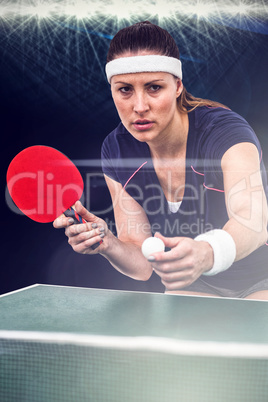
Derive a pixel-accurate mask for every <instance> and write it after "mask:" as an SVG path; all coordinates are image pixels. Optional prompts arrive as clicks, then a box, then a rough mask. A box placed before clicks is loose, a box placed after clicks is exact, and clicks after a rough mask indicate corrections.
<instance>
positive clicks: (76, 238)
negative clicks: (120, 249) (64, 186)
mask: <svg viewBox="0 0 268 402" xmlns="http://www.w3.org/2000/svg"><path fill="white" fill-rule="evenodd" d="M75 210H76V212H77V213H78V214H79V215H80V216H81V218H83V219H84V220H85V221H86V223H80V224H73V219H72V218H67V217H65V216H64V215H61V216H60V217H59V218H57V219H56V220H55V221H54V222H53V226H54V228H56V229H61V228H65V234H66V236H67V237H68V242H69V244H70V245H71V247H72V248H73V250H74V251H76V252H77V253H81V254H97V253H99V252H100V251H101V250H102V249H103V248H104V247H105V246H104V243H102V244H100V245H99V246H98V247H97V248H96V249H95V250H93V249H92V248H91V247H92V246H93V245H94V244H96V243H99V242H102V240H103V238H104V237H105V236H106V234H107V232H108V227H107V224H106V222H105V221H104V220H103V219H100V218H98V217H97V216H96V215H94V214H92V213H91V212H89V211H88V210H87V209H86V208H85V207H83V205H82V204H81V202H80V201H77V202H76V203H75Z"/></svg>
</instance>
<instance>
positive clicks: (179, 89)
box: [176, 78, 183, 98]
mask: <svg viewBox="0 0 268 402" xmlns="http://www.w3.org/2000/svg"><path fill="white" fill-rule="evenodd" d="M182 90H183V83H182V80H180V79H179V78H177V91H176V94H177V98H178V97H179V96H180V95H181V93H182Z"/></svg>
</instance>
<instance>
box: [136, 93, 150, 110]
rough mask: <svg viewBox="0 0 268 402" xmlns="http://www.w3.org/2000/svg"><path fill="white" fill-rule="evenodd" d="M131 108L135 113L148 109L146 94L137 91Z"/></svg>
mask: <svg viewBox="0 0 268 402" xmlns="http://www.w3.org/2000/svg"><path fill="white" fill-rule="evenodd" d="M133 110H134V112H135V113H138V114H144V113H146V112H147V111H148V110H149V104H148V99H147V96H146V94H144V93H137V94H136V95H135V97H134V104H133Z"/></svg>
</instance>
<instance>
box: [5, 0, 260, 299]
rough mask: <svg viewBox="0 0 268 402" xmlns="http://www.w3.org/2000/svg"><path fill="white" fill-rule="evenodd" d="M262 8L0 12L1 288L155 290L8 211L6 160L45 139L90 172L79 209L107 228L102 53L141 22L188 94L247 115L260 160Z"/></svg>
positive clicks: (109, 108)
mask: <svg viewBox="0 0 268 402" xmlns="http://www.w3.org/2000/svg"><path fill="white" fill-rule="evenodd" d="M3 4H4V3H3ZM259 4H260V5H261V4H262V3H261V2H260V3H259ZM263 7H264V9H263V11H264V12H262V13H260V15H257V16H254V18H247V17H246V16H243V17H241V15H234V16H231V17H230V15H229V16H228V15H227V16H225V15H224V14H223V15H220V16H219V15H217V16H211V17H210V18H199V19H198V18H197V17H196V16H194V15H191V16H188V17H185V16H183V17H182V16H180V15H179V14H177V15H176V14H174V15H172V16H171V17H170V18H166V19H160V18H159V15H158V16H155V15H142V16H136V17H135V18H133V17H132V19H131V21H129V20H124V19H123V20H120V21H119V20H118V19H116V18H110V19H109V18H108V17H106V18H105V19H104V18H103V17H101V16H96V17H95V19H94V18H91V19H88V20H87V19H86V18H85V19H84V20H78V19H76V18H74V17H73V18H68V19H67V18H64V17H62V16H60V15H53V16H50V18H47V19H42V18H40V17H38V16H36V15H32V16H25V15H20V14H19V13H18V14H17V15H14V13H13V15H7V16H5V17H3V16H1V14H0V94H1V96H0V113H1V189H2V196H1V210H2V219H1V220H2V223H1V268H0V293H5V292H8V291H12V290H14V289H18V288H21V287H24V286H27V285H31V284H33V283H48V284H59V285H70V286H85V287H98V288H113V289H128V290H146V291H161V290H162V287H161V285H160V284H159V281H158V279H157V278H155V277H152V279H151V280H150V281H148V282H146V283H142V282H138V281H134V280H132V279H130V278H127V277H125V276H123V275H121V274H119V273H118V272H116V271H115V270H114V269H113V268H112V267H111V266H110V265H109V263H108V262H107V261H106V260H105V259H104V258H102V257H100V256H98V255H97V256H84V255H78V254H76V253H75V252H73V251H72V249H71V247H70V246H69V245H68V243H67V239H66V237H65V235H64V232H63V231H61V230H58V231H57V230H55V229H53V227H52V224H39V223H35V222H33V221H31V220H29V219H28V218H26V217H24V216H21V215H17V214H16V213H14V212H13V211H12V210H11V209H10V207H9V206H8V203H9V201H8V199H7V197H6V193H5V189H6V182H5V174H6V170H7V167H8V164H9V162H10V161H11V159H12V158H13V157H14V156H15V155H16V154H17V153H18V152H19V151H21V150H22V149H23V148H25V147H27V146H31V145H36V144H44V145H50V146H52V147H55V148H57V149H59V150H61V151H62V152H63V153H65V154H66V155H67V156H68V157H69V158H71V159H72V160H74V161H75V162H76V163H77V165H78V167H79V169H80V171H81V173H82V174H83V175H85V176H87V175H88V174H91V177H92V179H91V181H90V185H89V186H87V189H86V199H85V202H86V205H87V206H88V207H89V208H90V209H91V210H92V211H93V212H100V213H98V214H99V215H100V216H101V217H103V218H105V219H106V220H107V222H108V223H109V224H111V225H112V222H113V215H112V212H111V208H110V196H109V194H108V190H107V189H106V187H105V183H104V180H103V178H102V177H101V170H100V161H99V158H100V150H101V144H102V141H103V139H104V138H105V137H106V135H107V134H108V133H109V132H110V131H111V130H112V129H113V128H114V127H115V126H116V125H117V124H118V122H119V119H118V116H117V113H116V110H115V108H114V106H113V103H112V100H111V96H110V89H109V85H108V83H107V82H106V78H105V75H104V65H105V58H106V53H107V49H108V46H109V43H110V40H111V37H112V36H113V35H114V34H115V33H116V32H117V30H118V29H119V28H121V27H123V26H127V25H130V23H133V22H137V21H139V20H144V19H149V20H150V21H151V22H154V23H158V24H159V25H161V26H162V27H164V28H166V29H167V30H168V31H169V32H170V33H171V34H172V35H173V37H174V38H175V40H176V42H177V44H178V46H179V49H180V52H181V59H182V63H183V73H184V79H183V82H184V85H185V86H186V88H187V90H188V91H189V92H191V93H193V94H194V95H196V96H200V97H203V98H210V99H214V100H217V101H220V102H222V103H224V104H226V105H228V106H229V107H230V108H232V109H233V110H234V111H236V112H238V113H239V114H241V115H242V116H243V117H245V118H246V119H247V121H248V122H249V123H250V124H251V125H252V127H253V128H254V130H255V131H256V133H257V135H258V137H259V139H260V141H261V144H262V147H263V154H264V160H265V162H266V161H267V160H268V137H267V129H268V104H267V94H268V36H267V35H268V24H267V10H266V9H265V6H263ZM266 166H268V164H267V162H266ZM106 209H107V210H108V211H107V212H102V211H104V210H106Z"/></svg>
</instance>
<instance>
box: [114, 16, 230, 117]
mask: <svg viewBox="0 0 268 402" xmlns="http://www.w3.org/2000/svg"><path fill="white" fill-rule="evenodd" d="M139 50H150V51H151V50H153V51H154V52H155V54H160V55H163V56H169V57H175V58H176V59H180V52H179V49H178V46H177V44H176V42H175V40H174V39H173V38H172V36H171V35H170V34H169V33H168V32H167V31H166V30H165V29H163V28H161V27H159V26H158V25H155V24H152V23H151V22H149V21H143V22H138V23H136V24H134V25H131V26H129V27H126V28H123V29H121V30H120V31H118V32H117V34H116V35H115V36H114V37H113V39H112V41H111V44H110V47H109V51H108V55H107V63H108V62H109V61H112V60H114V59H115V58H117V57H119V56H120V55H122V54H123V53H125V52H133V53H136V52H138V51H139ZM199 106H212V107H225V108H226V106H224V105H222V104H221V103H218V102H214V101H211V100H209V99H202V98H196V97H195V96H193V95H191V94H190V93H189V92H187V91H186V88H185V87H183V90H182V93H181V95H180V96H179V98H178V107H179V109H180V110H181V111H183V112H190V111H192V110H194V109H195V108H197V107H199Z"/></svg>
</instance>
